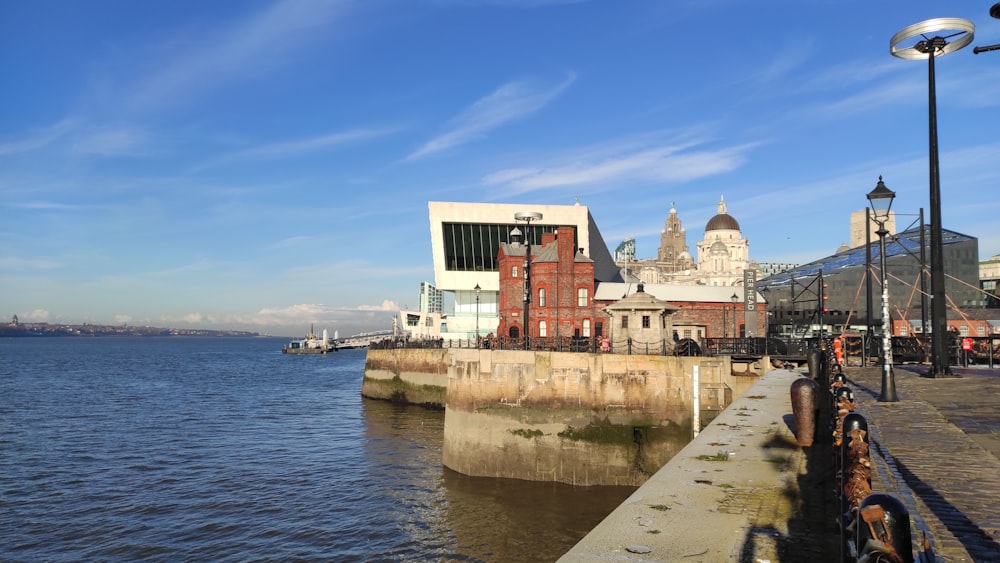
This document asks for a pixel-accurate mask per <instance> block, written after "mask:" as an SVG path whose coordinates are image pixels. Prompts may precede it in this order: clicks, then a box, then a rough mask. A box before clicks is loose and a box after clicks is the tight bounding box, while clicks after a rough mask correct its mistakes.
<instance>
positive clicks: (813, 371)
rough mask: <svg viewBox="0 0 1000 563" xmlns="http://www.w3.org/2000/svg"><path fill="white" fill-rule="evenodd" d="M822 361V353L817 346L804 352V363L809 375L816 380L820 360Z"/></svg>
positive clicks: (818, 373)
mask: <svg viewBox="0 0 1000 563" xmlns="http://www.w3.org/2000/svg"><path fill="white" fill-rule="evenodd" d="M822 361H823V353H822V352H820V351H819V348H810V349H809V351H808V352H806V365H808V366H809V377H811V378H813V379H816V380H818V379H819V376H820V367H819V364H820V362H822Z"/></svg>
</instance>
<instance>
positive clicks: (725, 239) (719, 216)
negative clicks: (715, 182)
mask: <svg viewBox="0 0 1000 563" xmlns="http://www.w3.org/2000/svg"><path fill="white" fill-rule="evenodd" d="M749 251H750V243H749V242H748V241H747V239H745V238H743V233H742V232H740V223H739V222H738V221H737V220H736V218H735V217H733V216H732V215H730V214H729V212H728V210H727V209H726V200H725V198H724V197H722V196H720V197H719V207H718V212H717V213H716V214H715V216H714V217H712V218H711V219H709V220H708V223H707V224H706V225H705V238H704V239H703V240H701V241H700V242H699V243H698V278H699V280H698V281H699V283H703V284H705V285H736V284H737V283H738V282H741V281H742V279H743V270H745V269H746V268H747V267H748V266H749V263H750V257H749V254H750V252H749Z"/></svg>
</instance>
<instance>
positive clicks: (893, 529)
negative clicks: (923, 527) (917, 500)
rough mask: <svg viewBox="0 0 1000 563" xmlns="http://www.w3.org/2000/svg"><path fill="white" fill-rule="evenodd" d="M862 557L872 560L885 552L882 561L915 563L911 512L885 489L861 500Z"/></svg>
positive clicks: (859, 539) (859, 538) (859, 537)
mask: <svg viewBox="0 0 1000 563" xmlns="http://www.w3.org/2000/svg"><path fill="white" fill-rule="evenodd" d="M856 532H857V536H856V537H857V543H856V544H855V545H857V549H858V560H859V561H860V560H862V559H865V560H872V555H874V554H876V553H878V554H881V557H882V559H881V560H882V561H891V562H893V563H913V545H912V537H911V535H910V513H909V512H908V511H907V510H906V507H905V506H903V503H901V502H899V500H898V499H897V498H896V497H894V496H892V495H887V494H885V493H872V494H870V495H868V496H867V497H865V500H863V501H861V506H860V508H859V510H858V516H857V530H856Z"/></svg>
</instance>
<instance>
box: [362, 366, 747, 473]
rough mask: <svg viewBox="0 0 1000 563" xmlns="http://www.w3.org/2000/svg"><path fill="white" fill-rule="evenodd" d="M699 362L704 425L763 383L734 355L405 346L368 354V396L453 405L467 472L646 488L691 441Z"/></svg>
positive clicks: (449, 446)
mask: <svg viewBox="0 0 1000 563" xmlns="http://www.w3.org/2000/svg"><path fill="white" fill-rule="evenodd" d="M761 364H763V365H766V361H762V362H761ZM694 366H698V367H699V375H700V385H699V389H700V397H701V399H700V401H699V402H700V409H699V416H700V419H701V424H702V426H703V427H704V426H705V424H706V423H707V421H709V420H711V419H712V418H714V416H715V415H717V414H718V413H719V412H720V411H721V410H722V409H723V408H725V407H726V406H728V405H729V403H731V402H732V401H733V399H734V398H736V397H738V396H739V395H741V394H742V393H743V391H745V389H746V388H748V387H749V386H750V385H751V384H752V383H753V382H754V381H756V380H757V377H755V376H753V377H747V376H739V375H737V376H734V375H733V366H732V364H731V362H730V361H729V358H727V357H718V358H706V357H673V356H645V355H622V354H591V353H568V352H536V351H518V350H514V351H511V350H477V349H454V348H452V349H403V348H398V349H389V350H369V351H368V356H367V360H366V364H365V377H364V382H363V384H362V395H364V396H365V397H371V398H376V399H387V400H392V401H398V402H403V403H409V404H420V405H424V406H428V407H431V408H445V407H446V408H445V429H444V433H445V435H444V444H443V452H442V458H443V463H444V465H445V466H447V467H449V468H451V469H454V470H455V471H458V472H460V473H463V474H466V475H475V476H490V477H508V478H517V479H528V480H535V481H560V482H565V483H572V484H577V485H640V484H642V483H644V482H645V481H646V480H647V479H648V477H649V476H650V475H652V474H653V473H655V472H656V471H657V470H658V469H659V468H660V467H662V466H663V465H664V464H665V463H666V462H667V461H668V460H670V458H671V457H673V456H674V454H675V453H677V452H678V451H680V449H681V448H683V447H684V446H685V445H686V444H687V443H688V441H690V439H691V437H692V435H693V422H694V413H693V383H692V373H693V367H694ZM738 373H745V372H744V371H743V369H742V368H741V369H740V370H738Z"/></svg>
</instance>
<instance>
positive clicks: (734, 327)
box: [729, 292, 740, 338]
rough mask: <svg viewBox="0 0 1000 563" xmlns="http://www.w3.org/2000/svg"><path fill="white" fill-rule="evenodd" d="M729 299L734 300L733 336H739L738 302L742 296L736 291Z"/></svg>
mask: <svg viewBox="0 0 1000 563" xmlns="http://www.w3.org/2000/svg"><path fill="white" fill-rule="evenodd" d="M729 300H730V301H732V302H733V338H739V333H738V332H737V331H736V302H737V301H739V300H740V298H739V296H738V295H736V293H735V292H734V293H733V295H732V297H730V298H729Z"/></svg>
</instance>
